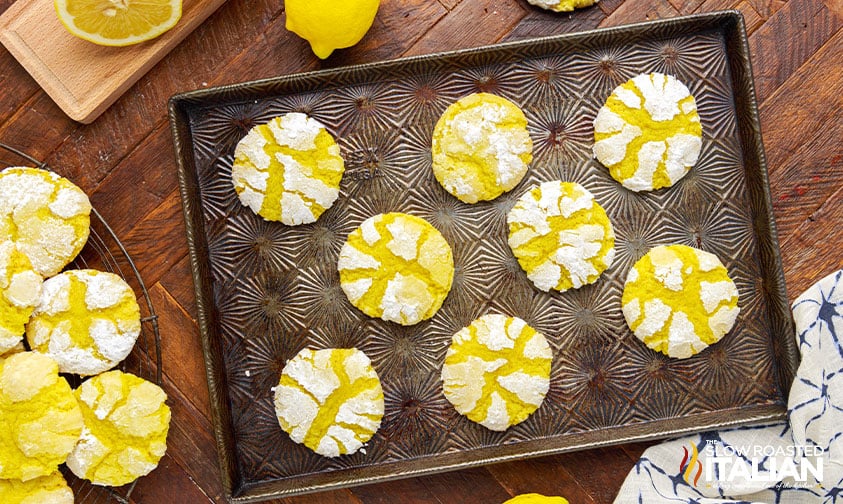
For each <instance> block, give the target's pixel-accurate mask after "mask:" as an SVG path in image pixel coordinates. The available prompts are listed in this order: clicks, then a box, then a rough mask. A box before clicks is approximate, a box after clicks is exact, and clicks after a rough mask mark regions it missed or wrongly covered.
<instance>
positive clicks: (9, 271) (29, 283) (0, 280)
mask: <svg viewBox="0 0 843 504" xmlns="http://www.w3.org/2000/svg"><path fill="white" fill-rule="evenodd" d="M43 282H44V279H43V278H41V275H39V274H38V272H37V271H35V270H34V269H33V268H32V264H31V263H30V262H29V258H28V257H27V256H26V254H24V253H23V252H21V251H20V250H18V248H17V247H16V246H15V244H14V243H13V242H10V241H6V242H2V243H0V355H2V354H4V353H6V352H8V351H9V350H12V349H13V348H15V347H16V346H17V345H18V344H19V343H20V342H21V339H22V338H23V334H24V326H25V325H26V323H27V322H29V317H30V316H31V315H32V312H33V310H35V304H36V303H37V302H38V298H39V297H40V296H41V284H42V283H43Z"/></svg>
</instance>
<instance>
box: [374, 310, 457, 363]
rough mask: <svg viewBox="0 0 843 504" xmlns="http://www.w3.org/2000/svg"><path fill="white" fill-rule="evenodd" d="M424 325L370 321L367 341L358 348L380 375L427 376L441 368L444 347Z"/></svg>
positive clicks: (445, 342)
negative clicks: (408, 374) (407, 374)
mask: <svg viewBox="0 0 843 504" xmlns="http://www.w3.org/2000/svg"><path fill="white" fill-rule="evenodd" d="M428 324H429V322H422V323H420V324H416V325H412V326H399V325H397V324H392V323H389V322H383V321H377V320H371V321H370V322H369V325H368V328H367V331H366V332H367V334H368V338H366V340H365V341H362V342H361V343H360V347H359V348H360V350H362V351H363V352H364V353H365V354H366V355H367V356H369V358H370V359H371V360H372V365H373V366H374V367H375V369H377V370H378V373H382V374H383V375H384V376H395V375H396V374H401V373H410V374H416V373H418V374H419V375H421V374H422V373H430V372H432V371H433V370H435V369H437V368H438V367H439V366H440V365H441V363H442V361H443V360H444V358H445V351H446V350H447V348H448V344H447V341H446V340H444V338H442V337H436V336H433V335H431V334H429V332H428V331H427V330H426V328H427V325H428Z"/></svg>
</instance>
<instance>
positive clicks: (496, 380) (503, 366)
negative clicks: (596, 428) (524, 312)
mask: <svg viewBox="0 0 843 504" xmlns="http://www.w3.org/2000/svg"><path fill="white" fill-rule="evenodd" d="M551 358H552V353H551V350H550V346H549V345H548V343H547V340H546V339H545V337H544V335H542V334H541V333H540V332H538V331H536V330H535V329H533V328H532V327H530V326H529V325H527V323H526V322H524V321H523V320H521V319H520V318H518V317H507V316H505V315H500V314H489V315H484V316H482V317H480V318H479V319H477V320H475V321H474V322H472V323H471V324H470V325H469V326H468V327H464V328H463V329H461V330H460V331H458V332H457V333H456V334H454V337H453V338H452V340H451V346H450V347H449V348H448V352H447V354H446V355H445V363H444V365H443V366H442V375H441V377H442V388H443V390H444V392H445V397H446V398H447V399H448V401H450V402H451V404H453V405H454V407H455V408H456V410H457V411H458V412H459V413H460V414H462V415H465V416H466V417H468V418H469V419H470V420H472V421H474V422H477V423H479V424H481V425H483V426H485V427H487V428H489V429H491V430H495V431H503V430H506V429H507V428H509V427H510V426H512V425H515V424H518V423H520V422H522V421H524V420H525V419H527V417H529V416H530V415H531V414H532V413H533V412H534V411H536V410H537V409H538V407H539V406H541V403H542V402H543V401H544V397H545V395H546V394H547V391H548V389H549V387H550V364H551Z"/></svg>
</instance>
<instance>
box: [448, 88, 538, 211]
mask: <svg viewBox="0 0 843 504" xmlns="http://www.w3.org/2000/svg"><path fill="white" fill-rule="evenodd" d="M432 154H433V174H434V175H435V176H436V180H438V181H439V183H440V184H441V185H442V187H444V188H445V190H446V191H448V192H449V193H451V194H453V195H454V196H456V197H457V198H458V199H459V200H460V201H463V202H465V203H477V202H478V201H486V200H492V199H495V198H497V197H498V196H500V195H501V194H503V193H504V192H506V191H510V190H512V188H514V187H515V186H516V185H518V183H519V182H521V179H522V178H524V175H525V174H526V173H527V167H528V165H529V164H530V162H531V161H532V159H533V141H532V140H531V139H530V134H529V133H528V132H527V118H526V117H525V116H524V113H523V112H522V111H521V109H520V108H518V106H517V105H516V104H514V103H512V102H511V101H509V100H507V99H506V98H502V97H500V96H496V95H493V94H489V93H475V94H472V95H469V96H466V97H465V98H462V99H460V100H458V101H457V102H455V103H453V104H452V105H451V106H450V107H448V108H447V109H446V110H445V112H444V113H443V114H442V117H440V118H439V121H438V122H437V123H436V127H435V128H434V130H433V144H432Z"/></svg>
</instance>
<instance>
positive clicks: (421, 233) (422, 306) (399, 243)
mask: <svg viewBox="0 0 843 504" xmlns="http://www.w3.org/2000/svg"><path fill="white" fill-rule="evenodd" d="M337 267H338V269H339V272H340V285H341V286H342V290H343V291H344V292H345V294H346V296H348V300H349V301H351V304H353V305H354V306H356V307H357V308H359V309H360V310H361V311H362V312H363V313H365V314H366V315H368V316H370V317H378V318H382V319H384V320H389V321H392V322H396V323H399V324H402V325H412V324H416V323H418V322H420V321H422V320H426V319H429V318H430V317H432V316H433V315H434V314H435V313H436V311H437V310H439V308H440V307H441V306H442V303H443V302H444V301H445V297H446V296H447V295H448V292H449V291H450V290H451V283H452V282H453V279H454V259H453V256H452V254H451V247H450V246H449V245H448V242H446V241H445V238H443V237H442V234H441V233H439V231H438V230H437V229H436V228H434V227H433V226H431V225H430V224H429V223H428V222H427V221H426V220H424V219H422V218H420V217H415V216H413V215H408V214H403V213H397V212H393V213H387V214H378V215H375V216H373V217H370V218H368V219H366V220H365V221H364V222H363V223H362V224H361V225H360V227H358V228H357V229H355V230H354V231H352V232H351V233H350V234H349V235H348V239H347V240H346V242H345V244H344V245H343V247H342V249H341V250H340V258H339V262H338V264H337Z"/></svg>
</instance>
